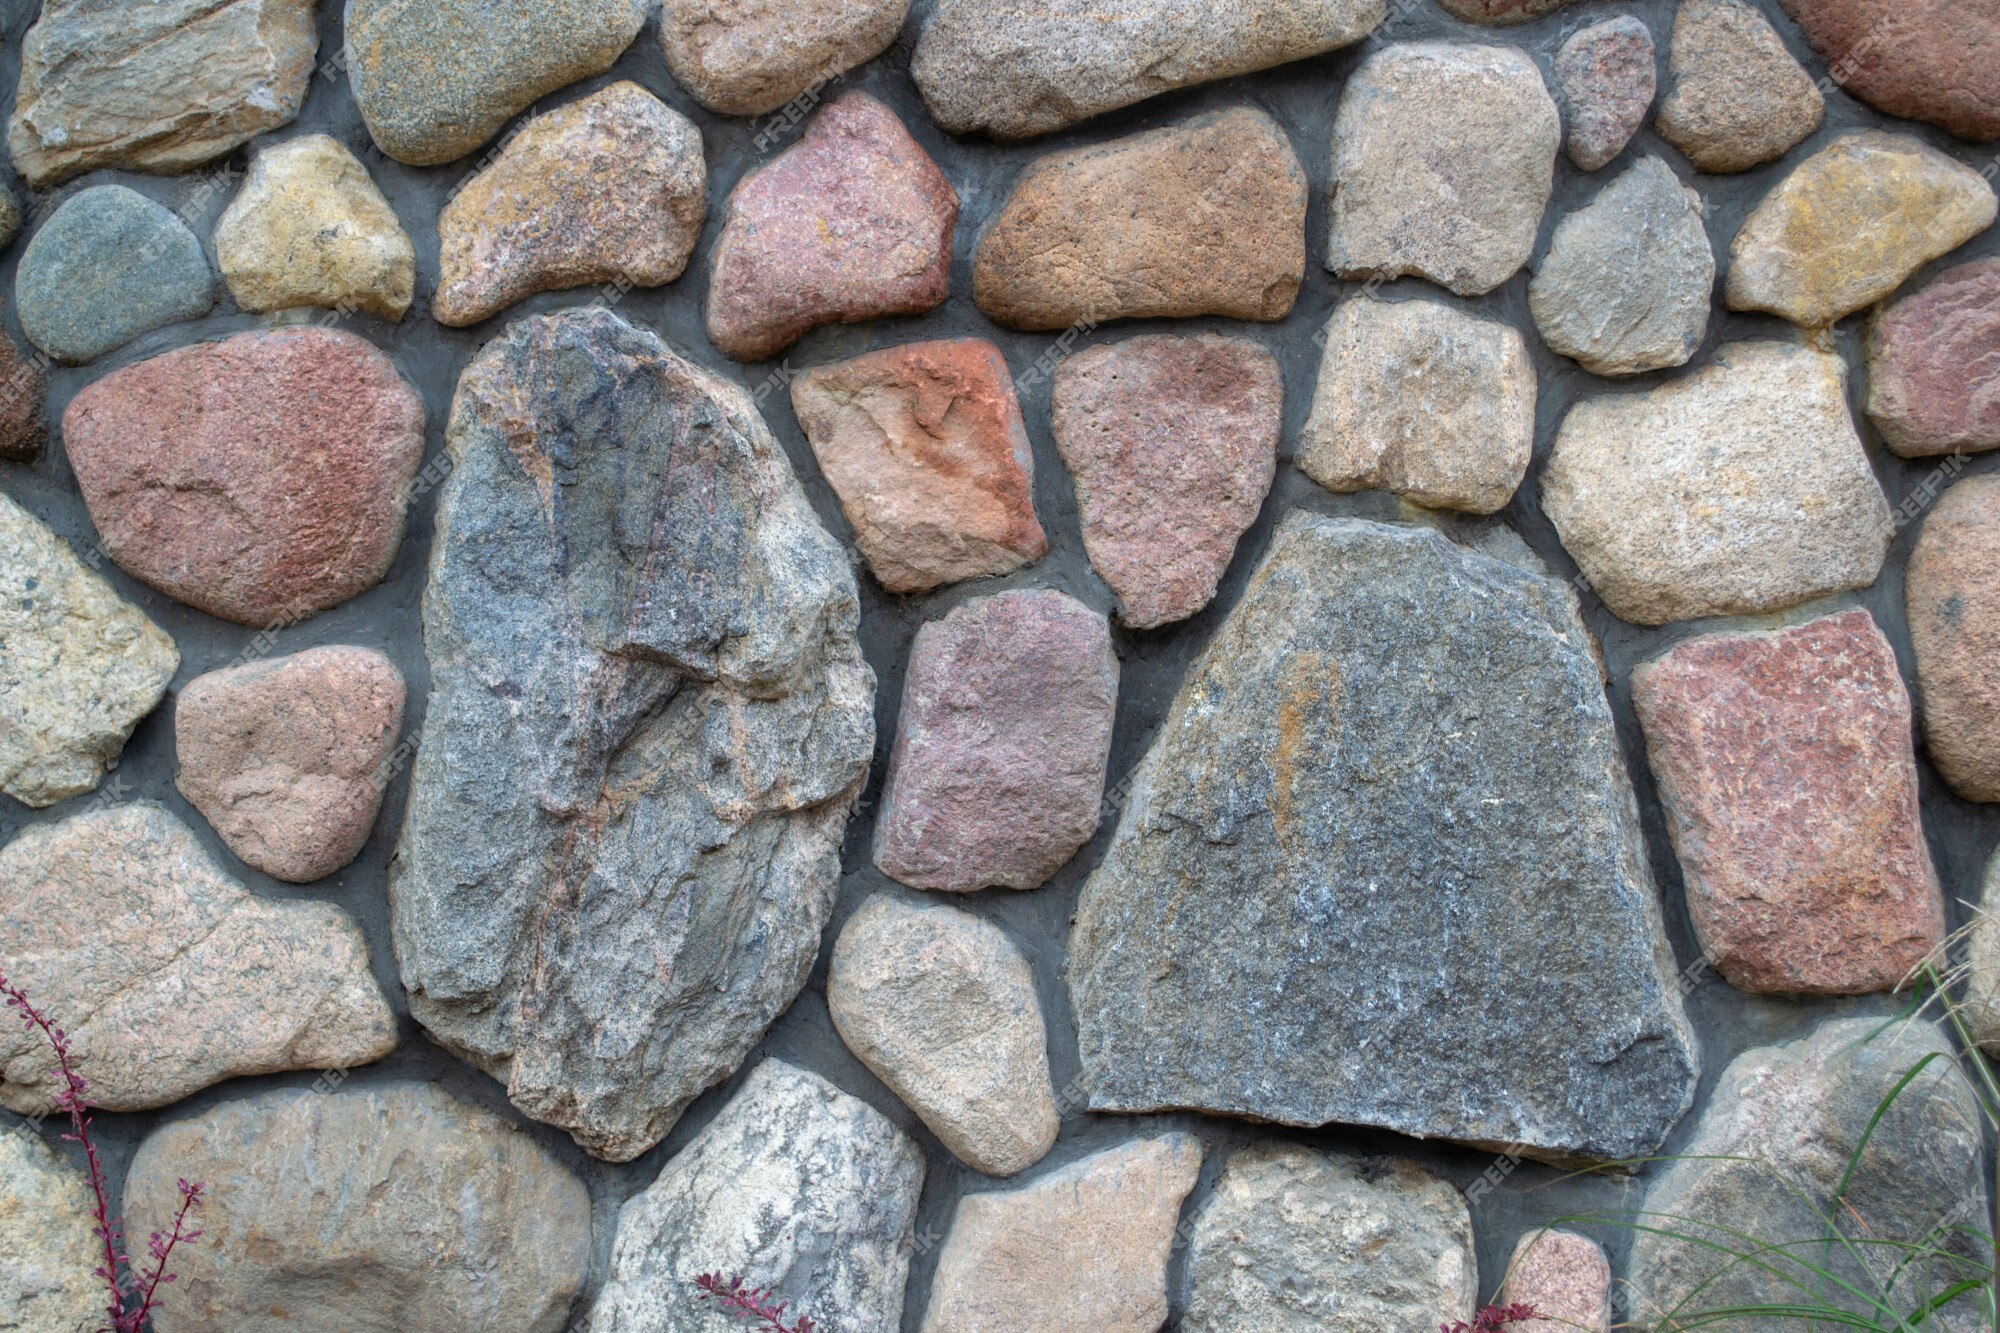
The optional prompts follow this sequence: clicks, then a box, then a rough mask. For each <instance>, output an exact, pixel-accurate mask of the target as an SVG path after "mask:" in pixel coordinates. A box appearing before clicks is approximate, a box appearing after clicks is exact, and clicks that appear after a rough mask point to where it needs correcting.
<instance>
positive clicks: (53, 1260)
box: [0, 1126, 105, 1333]
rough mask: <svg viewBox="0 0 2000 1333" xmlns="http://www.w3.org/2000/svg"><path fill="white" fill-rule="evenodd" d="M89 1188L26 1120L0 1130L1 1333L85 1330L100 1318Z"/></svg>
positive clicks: (99, 1255) (98, 1252) (100, 1254)
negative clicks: (11, 1127)
mask: <svg viewBox="0 0 2000 1333" xmlns="http://www.w3.org/2000/svg"><path fill="white" fill-rule="evenodd" d="M90 1207H91V1204H90V1189H89V1186H88V1185H86V1184H85V1183H84V1174H83V1171H82V1169H81V1168H80V1167H76V1166H72V1165H71V1164H70V1163H68V1162H66V1161H64V1160H62V1158H60V1157H58V1156H57V1155H56V1154H55V1153H54V1152H53V1151H51V1150H50V1148H49V1145H48V1144H46V1143H44V1142H43V1141H42V1139H41V1136H40V1135H38V1134H36V1133H35V1131H33V1130H32V1129H28V1128H26V1127H25V1126H23V1127H21V1128H19V1129H11V1130H9V1131H7V1132H0V1333H84V1331H85V1330H88V1329H94V1328H96V1327H98V1325H99V1323H100V1322H101V1321H102V1320H103V1318H104V1306H105V1295H104V1285H103V1283H102V1282H100V1281H99V1280H98V1279H97V1278H96V1277H95V1276H93V1274H92V1272H91V1270H92V1269H94V1268H96V1267H97V1265H98V1264H100V1263H102V1262H103V1258H104V1251H103V1249H102V1247H101V1246H100V1245H99V1242H98V1241H97V1239H96V1237H94V1236H92V1235H91V1234H90V1232H91V1228H92V1227H94V1226H95V1225H96V1223H95V1222H94V1221H92V1220H91V1216H90Z"/></svg>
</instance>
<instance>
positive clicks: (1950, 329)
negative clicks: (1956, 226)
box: [1868, 259, 2000, 458]
mask: <svg viewBox="0 0 2000 1333" xmlns="http://www.w3.org/2000/svg"><path fill="white" fill-rule="evenodd" d="M1868 419H1869V420H1871V421H1873V422H1874V423H1875V427H1876V429H1877V430H1879V431H1881V432H1882V438H1883V440H1884V441H1885V442H1886V443H1887V444H1888V446H1889V448H1890V449H1892V450H1894V451H1895V452H1896V453H1898V454H1900V455H1902V456H1903V457H1904V458H1923V457H1926V456H1928V455H1932V454H1951V453H1980V452H1983V451H1985V450H1988V449H2000V259H1985V260H1980V261H1978V262H1977V263H1972V264H1960V265H1959V266H1958V267H1956V268H1949V269H1946V270H1945V271H1944V272H1942V273H1940V274H1938V275H1937V276H1936V277H1934V278H1932V279H1931V280H1930V281H1929V282H1927V283H1925V284H1924V285H1923V286H1922V287H1920V288H1918V289H1917V290H1916V291H1914V292H1912V293H1910V294H1909V295H1908V296H1905V297H1903V298H1902V299H1901V300H1899V301H1896V302H1894V303H1893V304H1891V305H1888V306H1885V307H1883V309H1882V311H1881V313H1880V314H1878V315H1877V316H1876V318H1875V321H1874V323H1873V325H1872V326H1871V327H1870V329H1869V336H1868Z"/></svg>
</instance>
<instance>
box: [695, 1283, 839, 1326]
mask: <svg viewBox="0 0 2000 1333" xmlns="http://www.w3.org/2000/svg"><path fill="white" fill-rule="evenodd" d="M694 1285H695V1286H696V1287H697V1288H699V1289H700V1291H701V1295H700V1296H699V1297H697V1299H699V1300H714V1301H715V1302H716V1303H717V1304H718V1305H720V1306H721V1307H722V1308H723V1311H724V1312H725V1313H727V1314H732V1315H735V1316H736V1317H737V1318H738V1319H749V1320H754V1321H756V1324H757V1327H758V1328H760V1329H763V1330H764V1331H765V1333H813V1330H814V1329H816V1328H818V1327H819V1325H818V1324H815V1323H814V1322H813V1321H812V1320H810V1319H808V1318H806V1317H805V1316H804V1315H800V1316H799V1317H798V1320H797V1322H795V1323H790V1324H788V1323H786V1322H785V1303H784V1302H783V1301H779V1302H778V1303H777V1304H776V1305H773V1304H771V1296H772V1295H773V1293H772V1291H771V1289H770V1288H768V1287H749V1286H745V1285H744V1283H743V1279H742V1278H740V1277H724V1276H723V1275H722V1274H720V1273H703V1274H702V1275H701V1276H700V1277H698V1278H696V1279H695V1280H694Z"/></svg>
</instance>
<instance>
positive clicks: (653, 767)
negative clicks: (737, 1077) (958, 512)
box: [389, 308, 875, 1161]
mask: <svg viewBox="0 0 2000 1333" xmlns="http://www.w3.org/2000/svg"><path fill="white" fill-rule="evenodd" d="M446 452H447V456H448V458H449V459H450V461H451V464H452V473H451V476H450V478H449V479H448V480H447V481H446V483H445V485H444V487H443V488H442V491H441V493H440V498H439V501H438V513H437V536H436V538H435V539H434V542H433V546H432V551H431V565H430V578H429V582H428V584H427V586H426V588H425V592H424V602H423V624H424V652H425V655H426V657H427V658H428V660H429V665H430V678H431V679H430V697H429V702H428V706H427V714H426V717H425V720H424V733H423V744H422V746H421V748H420V749H419V750H418V751H417V757H416V762H415V764H414V766H413V770H412V778H411V787H410V797H409V808H408V814H407V816H406V820H405V823H404V827H403V836H402V843H401V846H400V848H399V850H398V853H397V859H396V861H395V862H394V863H393V864H392V866H391V869H390V877H389V898H390V908H391V914H392V924H393V927H394V931H395V939H396V952H397V960H398V962H399V964H400V966H401V969H402V977H403V984H404V986H405V987H406V988H408V990H409V993H410V1007H411V1012H412V1013H413V1014H414V1015H415V1017H416V1018H417V1020H418V1021H419V1022H421V1023H422V1024H423V1025H424V1026H425V1027H426V1028H427V1029H429V1031H430V1033H431V1035H432V1036H433V1037H435V1038H436V1039H437V1040H438V1041H439V1042H441V1043H442V1044H443V1045H444V1046H445V1047H446V1048H447V1049H449V1050H451V1051H452V1052H454V1053H455V1054H457V1055H459V1056H460V1057H461V1058H463V1059H466V1060H468V1061H469V1062H471V1063H472V1064H474V1065H476V1066H477V1067H479V1068H480V1069H483V1070H485V1071H486V1072H488V1073H489V1074H491V1075H493V1076H494V1077H495V1078H497V1079H499V1080H501V1081H502V1082H503V1083H505V1084H506V1086H507V1094H508V1097H509V1098H510V1099H511V1100H512V1101H513V1103H514V1105H515V1106H517V1107H519V1108H520V1109H521V1111H522V1112H523V1113H525V1114H527V1115H529V1116H531V1117H533V1118H535V1119H537V1120H542V1121H546V1122H548V1123H550V1124H553V1125H556V1126H558V1127H559V1128H561V1129H564V1130H567V1131H568V1132H569V1133H571V1134H572V1135H573V1136H575V1138H576V1139H577V1141H578V1142H579V1143H581V1144H583V1146H584V1147H585V1148H586V1149H588V1150H589V1151H591V1152H593V1153H595V1154H596V1155H598V1156H600V1157H603V1158H606V1159H608V1160H611V1161H629V1160H630V1159H632V1158H634V1157H636V1156H638V1155H639V1154H640V1153H642V1152H644V1151H646V1150H647V1149H648V1148H650V1147H652V1146H653V1145H654V1144H655V1143H657V1142H659V1140H660V1139H661V1138H662V1137H664V1136H665V1135H666V1133H667V1131H668V1130H669V1129H671V1128H672V1127H673V1124H674V1122H675V1121H676V1120H677V1119H679V1118H680V1114H681V1112H682V1111H683V1110H684V1109H685V1108H686V1107H687V1105H688V1103H689V1102H691V1101H693V1100H694V1098H695V1097H696V1096H698V1095H699V1094H700V1093H701V1092H702V1091H703V1090H704V1089H706V1088H708V1087H710V1086H712V1085H713V1084H715V1083H717V1082H720V1081H721V1080H722V1079H724V1078H727V1077H728V1076H729V1075H730V1074H731V1073H732V1072H734V1071H735V1069H736V1067H737V1065H738V1064H739V1063H740V1062H741V1061H742V1059H743V1057H744V1055H745V1054H747V1053H748V1052H749V1050H750V1049H751V1048H752V1047H753V1046H755V1045H756V1044H757V1042H758V1040H759V1039H760V1038H761V1037H762V1036H763V1033H764V1030H765V1028H766V1027H768V1026H769V1024H770V1023H771V1020H772V1019H774V1018H776V1017H777V1015H778V1014H779V1013H780V1012H782V1011H783V1010H784V1008H785V1007H786V1006H787V1005H789V1004H790V1003H791V1002H792V998H793V997H794V996H795V995H797V994H798V991H799V988H800V987H801V986H802V985H804V984H805V980H806V976H807V974H808V972H809V971H810V970H811V967H812V964H813V959H814V957H815V955H816V954H817V953H818V950H819V941H820V931H821V929H822V927H823V926H824V925H825V923H826V920H827V916H828V914H829V913H830V912H831V910H832V907H833V897H834V889H835V884H836V881H837V879H838V875H839V859H840V842H841V836H842V833H843V831H844V830H845V828H846V826H847V816H848V812H849V810H850V809H851V807H852V805H853V802H854V798H855V797H856V796H857V795H858V794H859V793H860V790H861V784H862V781H863V779H864V777H865V776H866V774H867V769H868V760H869V756H870V753H871V752H872V750H873V748H874V742H875V729H874V719H873V715H872V708H873V703H874V676H873V673H871V672H870V671H869V669H868V666H867V664H866V663H865V662H864V661H863V660H862V657H861V650H860V646H859V644H858V643H857V642H856V638H855V625H856V620H857V618H858V614H859V612H858V608H857V605H856V594H855V588H854V576H853V574H852V573H851V572H850V570H849V569H848V566H847V562H846V560H845V559H844V558H843V557H842V554H841V550H840V547H839V546H838V544H836V543H835V542H834V540H833V539H832V538H831V537H829V536H828V535H827V533H826V531H825V530H824V529H823V528H821V527H820V525H819V521H818V519H817V518H815V517H814V515H813V512H812V508H811V506H810V505H809V504H808V503H807V501H806V498H805V494H804V492H803V491H802V490H801V488H800V487H799V484H798V481H797V479H796V478H795V477H794V476H793V475H792V471H791V467H790V465H789V463H787V462H786V460H785V456H784V454H783V452H782V451H781V450H780V449H779V448H778V446H777V443H776V442H775V441H774V440H773V439H772V438H771V433H770V431H769V430H768V429H766V428H765V426H764V423H763V422H762V420H760V419H759V418H758V416H757V414H756V411H755V409H754V408H753V407H752V406H751V404H750V399H749V396H748V395H747V394H745V393H744V392H743V391H742V390H741V389H738V388H735V387H733V386H731V385H728V384H725V383H724V382H723V381H722V380H720V379H718V378H716V377H715V376H713V375H711V374H709V373H707V372H705V371H702V370H699V369H697V368H696V367H694V366H693V365H691V364H690V363H688V362H686V361H684V360H682V359H681V358H680V357H678V356H675V355H674V354H673V353H671V352H670V351H668V350H667V348H666V346H665V344H664V343H662V342H661V341H660V339H659V338H658V337H656V336H655V335H653V334H652V333H650V332H646V331H643V330H640V329H636V328H634V327H632V326H631V325H629V324H626V323H625V322H624V321H622V320H620V319H618V318H617V317H616V316H615V315H613V314H611V313H610V312H608V311H606V310H603V309H601V308H581V309H575V310H569V311H564V312H562V313H560V314H555V315H547V316H536V317H534V318H530V319H524V320H521V321H519V322H517V323H515V324H513V325H512V326H510V327H509V329H508V330H507V332H506V333H505V334H503V335H502V336H501V337H499V338H496V339H495V340H494V341H492V342H490V343H488V344H487V345H486V347H485V349H484V350H483V351H482V352H480V354H479V355H478V357H477V358H475V359H474V360H473V362H472V364H471V365H470V366H469V367H467V369H466V372H465V374H464V375H463V376H462V377H461V378H460V380H459V386H458V396H457V399H456V401H455V403H454V404H453V409H452V419H451V426H450V429H449V432H448V434H447V437H446ZM558 478H560V479H561V484H556V480H557V479H558Z"/></svg>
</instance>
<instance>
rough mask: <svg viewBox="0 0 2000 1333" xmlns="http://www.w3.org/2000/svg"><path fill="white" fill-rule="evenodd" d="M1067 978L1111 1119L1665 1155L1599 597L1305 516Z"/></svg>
mask: <svg viewBox="0 0 2000 1333" xmlns="http://www.w3.org/2000/svg"><path fill="white" fill-rule="evenodd" d="M1440 830H1449V836H1441V835H1440V832H1439V831H1440ZM1530 956H1531V957H1533V958H1534V960H1535V965H1534V967H1533V968H1523V969H1515V968H1508V967H1504V966H1503V967H1495V966H1494V965H1493V964H1494V960H1495V959H1507V958H1516V957H1530ZM1069 981H1070V989H1071V994H1072V997H1073V999H1074V1002H1075V1006H1076V1014H1077V1020H1078V1028H1079V1035H1078V1042H1079V1051H1080V1055H1081V1058H1082V1062H1083V1070H1084V1077H1085V1080H1086V1083H1087V1086H1088V1090H1089V1093H1090V1105H1091V1107H1092V1108H1093V1109H1096V1110H1101V1111H1124V1112H1142V1111H1152V1110H1157V1109H1162V1108H1168V1107H1185V1108H1194V1109H1200V1110H1206V1111H1213V1112H1218V1113H1224V1114H1230V1115H1243V1116H1250V1117H1254V1118H1257V1119H1260V1120H1269V1121H1275V1122H1277V1123H1281V1124H1293V1125H1321V1124H1327V1123H1332V1122H1340V1123H1344V1124H1354V1125H1369V1126H1379V1127H1381V1128H1385V1129H1392V1130H1395V1131H1398V1132H1400V1133H1405V1134H1411V1135H1416V1136H1419V1137H1434V1138H1448V1139H1456V1140H1460V1141H1465V1142H1471V1143H1481V1144H1500V1143H1505V1144H1509V1145H1519V1151H1522V1152H1524V1153H1527V1154H1530V1155H1534V1156H1541V1157H1566V1158H1606V1159H1617V1158H1625V1157H1630V1156H1636V1155H1643V1154H1645V1153H1647V1152H1650V1151H1652V1150H1653V1149H1654V1148H1655V1147H1656V1146H1657V1145H1658V1144H1659V1143H1660V1141H1661V1140H1662V1139H1663V1138H1664V1137H1665V1135H1666V1133H1667V1131H1668V1129H1669V1128H1671V1127H1672V1125H1673V1123H1674V1122H1675V1120H1677V1119H1678V1118H1679V1117H1680V1115H1681V1113H1682V1112H1683V1111H1685V1110H1686V1109H1687V1107H1688V1105H1689V1103H1690V1102H1691V1101H1692V1099H1693V1096H1694V1089H1695V1081H1696V1077H1697V1068H1696V1053H1695V1049H1694V1038H1693V1034H1692V1032H1691V1031H1690V1029H1689V1027H1688V1024H1687V1020H1686V1018H1685V1017H1684V1016H1683V1014H1682V1012H1681V1001H1680V992H1679V988H1678V986H1677V984H1676V980H1675V977H1674V961H1673V957H1672V955H1671V953H1670V951H1669V950H1668V948H1667V945H1666V942H1665V939H1664V934H1663V930H1662V927H1661V922H1660V906H1659V899H1658V896H1657V893H1656V891H1655V889H1654V887H1653V884H1652V880H1651V876H1650V874H1649V873H1648V870H1647V863H1646V850H1645V845H1644V842H1643V840H1642V838H1641V835H1640V828H1639V816H1638V807H1637V803H1636V802H1635V800H1634V799H1633V796H1632V791H1631V787H1630V784H1629V782H1628V781H1627V779H1626V776H1625V765H1624V760H1623V758H1622V757H1621V755H1620V753H1619V749H1618V743H1617V738H1616V735H1615V733H1614V731H1613V725H1612V717H1611V708H1610V705H1609V703H1608V702H1607V701H1606V699H1605V697H1604V687H1603V679H1602V676H1601V674H1600V667H1599V665H1598V661H1597V658H1596V656H1595V653H1594V651H1593V647H1592V642H1591V639H1590V635H1589V632H1588V631H1587V630H1586V629H1585V628H1584V626H1583V622H1582V620H1581V619H1580V617H1579V615H1578V612H1577V606H1576V599H1575V595H1574V594H1573V593H1572V592H1571V591H1570V590H1569V589H1568V588H1566V587H1565V586H1564V585H1563V584H1561V583H1559V582H1557V581H1555V580H1553V579H1547V578H1542V577H1538V576H1536V575H1532V574H1528V573H1526V572H1523V571H1521V570H1519V569H1516V568H1514V567H1512V566H1509V565H1503V564H1500V563H1497V562H1496V561H1493V560H1490V559H1488V558H1486V557H1484V556H1480V555H1475V554H1473V553H1471V552H1469V551H1466V550H1464V549H1463V548H1460V547H1458V546H1455V545H1453V544H1452V543H1451V542H1449V541H1447V540H1445V539H1444V538H1443V537H1442V536H1440V535H1439V534H1438V533H1436V532H1432V531H1428V530H1420V529H1414V528H1404V527H1390V526H1387V525H1383V524H1379V523H1368V522H1362V521H1359V520H1354V519H1328V518H1323V517H1319V516H1316V515H1308V514H1294V515H1292V516H1291V517H1289V518H1287V519H1286V520H1285V521H1284V522H1283V523H1282V524H1280V525H1279V528H1278V532H1277V535H1276V537H1275V538H1274V539H1273V541H1272V544H1271V550H1270V554H1269V555H1268V556H1267V557H1266V558H1265V561H1264V564H1263V566H1262V567H1261V568H1260V569H1259V570H1258V572H1257V574H1256V575H1255V576H1254V577H1253V578H1252V579H1251V581H1250V586H1249V587H1248V588H1247V589H1246V590H1245V592H1244V594H1243V599H1242V600H1241V601H1240V602H1239V603H1238V604H1237V606H1236V609H1235V611H1234V612H1232V613H1231V615H1230V617H1229V619H1228V621H1226V622H1225V623H1224V625H1223V626H1222V628H1221V629H1220V630H1219V631H1218V632H1217V634H1216V636H1215V638H1214V639H1213V640H1212V641H1211V642H1210V644H1209V646H1208V648H1207V650H1206V651H1205V652H1204V653H1203V655H1202V656H1201V657H1200V658H1199V659H1198V660H1197V661H1196V662H1195V664H1194V665H1193V667H1191V668H1190V669H1189V673H1188V676H1187V679H1186V681H1185V683H1184V684H1183V685H1182V687H1181V692H1180V695H1179V697H1178V698H1177V699H1176V700H1175V702H1174V706H1173V709H1172V711H1171V712H1170V713H1169V714H1168V715H1167V719H1166V721H1165V723H1164V725H1163V727H1162V729H1161V731H1160V733H1159V738H1158V739H1157V740H1156V741H1155V742H1154V744H1153V747H1152V749H1151V751H1150V752H1149V753H1148V754H1147V755H1146V757H1145V759H1144V760H1142V761H1141V762H1140V765H1139V768H1138V770H1137V772H1136V774H1135V776H1134V778H1133V781H1132V790H1131V794H1130V796H1129V797H1128V799H1127V800H1126V803H1125V806H1124V812H1123V817H1122V819H1121V822H1120V825H1119V829H1118V834H1117V836H1116V837H1115V838H1114V839H1113V841H1112V843H1111V847H1110V850H1109V851H1108V852H1107V853H1106V855H1105V857H1104V860H1103V862H1102V863H1101V864H1100V866H1099V868H1098V870H1097V872H1096V874H1094V875H1093V876H1092V877H1091V878H1090V880H1089V882H1088V883H1086V884H1085V886H1084V890H1083V895H1082V899H1081V901H1080V903H1079V904H1078V909H1077V918H1076V926H1075V928H1074V930H1073V932H1072V934H1071V937H1070V947H1069ZM1218 997H1220V998H1218Z"/></svg>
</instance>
